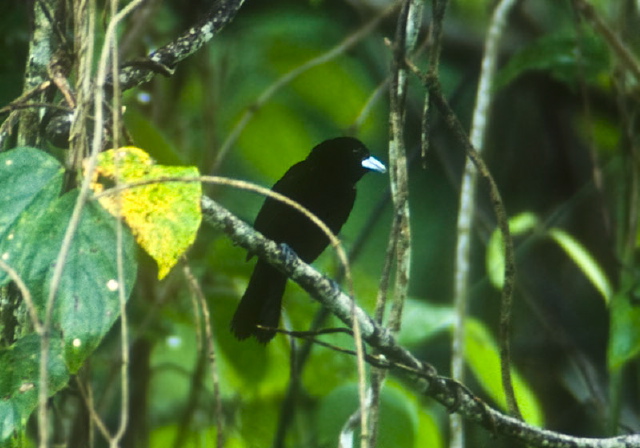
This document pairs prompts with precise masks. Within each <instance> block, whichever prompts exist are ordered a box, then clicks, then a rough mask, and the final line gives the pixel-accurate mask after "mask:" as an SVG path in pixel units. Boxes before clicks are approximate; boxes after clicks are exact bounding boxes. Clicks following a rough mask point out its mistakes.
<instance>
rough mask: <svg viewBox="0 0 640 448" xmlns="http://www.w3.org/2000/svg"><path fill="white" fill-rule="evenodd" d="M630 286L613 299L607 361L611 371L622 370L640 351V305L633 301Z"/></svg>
mask: <svg viewBox="0 0 640 448" xmlns="http://www.w3.org/2000/svg"><path fill="white" fill-rule="evenodd" d="M630 294H631V291H630V288H624V292H620V293H617V294H616V295H614V297H613V300H611V304H610V308H611V328H610V336H609V347H608V350H607V361H608V365H609V371H610V372H616V371H618V370H620V368H622V367H623V366H624V365H625V364H626V363H627V362H629V361H630V360H632V359H634V358H635V357H637V356H638V353H640V307H638V306H637V304H636V303H633V302H632V299H631V297H630Z"/></svg>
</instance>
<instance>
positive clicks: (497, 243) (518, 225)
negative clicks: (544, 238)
mask: <svg viewBox="0 0 640 448" xmlns="http://www.w3.org/2000/svg"><path fill="white" fill-rule="evenodd" d="M536 225H538V217H537V216H536V215H535V214H533V213H530V212H524V213H520V214H519V215H517V216H514V217H513V218H511V219H510V220H509V231H510V232H511V237H512V238H513V237H516V236H518V235H522V234H524V233H526V232H530V231H531V230H533V229H534V228H535V227H536ZM485 265H486V270H487V276H488V277H489V281H490V282H491V284H492V285H493V286H494V287H495V288H497V289H502V286H503V285H504V249H503V247H502V234H501V233H500V229H498V228H496V230H494V231H493V233H492V234H491V237H490V238H489V243H488V244H487V252H486V256H485Z"/></svg>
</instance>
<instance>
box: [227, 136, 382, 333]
mask: <svg viewBox="0 0 640 448" xmlns="http://www.w3.org/2000/svg"><path fill="white" fill-rule="evenodd" d="M367 171H377V172H380V173H384V172H385V171H386V169H385V167H384V165H383V164H382V163H380V162H379V161H378V160H377V159H375V158H374V157H371V156H370V155H369V150H368V149H367V148H366V147H365V146H364V144H363V143H362V142H360V141H359V140H357V139H355V138H351V137H338V138H334V139H331V140H326V141H324V142H322V143H320V144H319V145H317V146H316V147H315V148H313V149H312V150H311V153H310V154H309V156H307V158H306V159H305V160H303V161H302V162H298V163H296V164H295V165H293V166H292V167H291V168H289V170H288V171H287V172H286V173H285V174H284V176H282V178H281V179H280V180H279V181H278V182H276V183H275V185H274V186H273V187H272V190H273V191H275V192H278V193H280V194H282V195H284V196H287V197H289V198H290V199H293V200H294V201H296V202H299V203H300V204H302V205H303V206H304V207H305V208H307V209H308V210H309V211H311V212H312V213H313V214H315V215H316V216H317V217H318V218H320V219H321V220H322V221H323V222H324V223H325V224H326V225H327V226H328V227H329V228H330V229H331V231H332V232H333V233H336V234H337V233H338V232H339V231H340V228H341V227H342V225H343V224H344V223H345V221H346V220H347V218H348V217H349V213H350V212H351V208H352V207H353V203H354V201H355V198H356V189H355V186H356V182H358V180H360V178H361V177H362V176H363V175H364V174H365V173H366V172H367ZM254 227H255V229H256V230H257V231H259V232H260V233H262V234H263V235H264V236H265V237H267V238H269V239H272V240H273V241H275V242H276V243H285V244H287V245H288V246H289V247H290V248H291V249H292V250H293V251H294V252H295V253H296V254H297V255H298V257H300V258H301V259H302V260H304V261H305V262H306V263H311V262H312V261H313V260H315V259H316V258H318V256H319V255H320V254H321V253H322V251H323V250H324V249H325V248H326V247H327V245H328V244H329V239H328V238H327V236H326V235H325V234H324V233H323V232H322V231H321V230H320V229H319V228H318V226H316V225H315V224H314V223H313V222H312V221H311V220H310V219H309V218H307V217H306V216H304V215H303V214H302V213H300V212H299V211H297V210H295V209H294V208H292V207H291V206H289V205H287V204H284V203H282V202H279V201H277V200H275V199H272V198H266V199H265V201H264V204H263V205H262V208H261V209H260V211H259V212H258V216H257V217H256V221H255V224H254ZM251 256H252V255H251V254H249V256H248V258H251ZM286 284H287V277H286V276H285V275H284V274H282V273H281V272H280V271H278V270H277V269H276V268H274V267H272V266H271V265H270V264H268V263H267V262H266V261H263V260H258V263H257V264H256V267H255V268H254V270H253V274H252V275H251V279H250V280H249V286H248V287H247V290H246V291H245V293H244V295H243V296H242V300H241V301H240V304H239V305H238V309H236V313H235V315H234V316H233V320H232V321H231V331H232V332H233V333H234V334H235V335H236V337H237V338H238V339H240V340H242V339H246V338H248V337H249V336H251V335H253V336H255V337H256V339H257V340H258V341H259V342H262V343H264V344H266V343H267V342H269V341H270V340H271V339H273V337H274V336H275V332H274V331H272V330H266V329H264V328H258V327H257V325H261V326H263V327H269V328H276V327H277V326H278V322H279V320H280V307H281V305H282V295H283V294H284V288H285V286H286Z"/></svg>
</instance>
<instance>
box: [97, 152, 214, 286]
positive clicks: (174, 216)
mask: <svg viewBox="0 0 640 448" xmlns="http://www.w3.org/2000/svg"><path fill="white" fill-rule="evenodd" d="M197 176H199V172H198V169H197V168H196V167H182V166H163V165H156V164H155V163H154V161H153V159H152V158H151V157H150V156H149V154H147V153H146V152H144V151H143V150H142V149H140V148H136V147H132V146H128V147H123V148H119V149H110V150H108V151H105V152H103V153H101V154H100V155H99V156H98V167H97V169H96V171H95V173H94V178H93V181H92V186H91V188H92V189H93V191H94V192H96V193H100V192H102V191H104V190H105V189H106V188H108V187H109V186H111V185H112V184H114V183H115V184H122V183H124V184H132V183H136V182H141V181H149V180H154V179H160V178H165V177H184V178H193V177H197ZM201 195H202V188H201V185H200V183H199V182H158V183H151V184H149V185H143V186H136V187H132V188H130V189H126V190H124V191H122V192H120V193H119V194H118V195H116V194H113V195H108V196H103V197H101V198H100V199H99V201H100V204H101V205H102V206H103V207H104V208H105V209H107V210H108V211H109V212H110V213H111V214H112V215H114V216H117V215H118V210H119V211H120V213H119V214H120V216H122V217H123V219H124V220H125V222H126V223H127V224H128V225H129V227H131V230H132V231H133V234H134V235H135V237H136V240H137V241H138V244H140V246H142V248H143V249H144V250H145V251H147V253H148V254H149V255H151V257H152V258H153V259H154V260H155V261H156V263H158V278H159V279H162V278H164V277H165V276H166V275H167V274H168V273H169V271H170V270H171V268H172V267H173V266H174V265H175V264H176V263H177V262H178V259H179V258H180V256H181V255H182V254H183V253H184V252H185V251H186V250H187V249H188V248H189V246H191V244H192V243H193V241H194V240H195V237H196V232H197V231H198V228H199V227H200V221H201V219H202V213H201V210H200V196H201Z"/></svg>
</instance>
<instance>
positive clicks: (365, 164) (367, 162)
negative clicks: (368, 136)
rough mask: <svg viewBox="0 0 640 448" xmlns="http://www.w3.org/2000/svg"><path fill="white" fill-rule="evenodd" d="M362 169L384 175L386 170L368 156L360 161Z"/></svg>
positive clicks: (373, 158)
mask: <svg viewBox="0 0 640 448" xmlns="http://www.w3.org/2000/svg"><path fill="white" fill-rule="evenodd" d="M362 168H366V169H368V170H371V171H376V172H378V173H386V172H387V168H386V167H385V166H384V165H383V164H382V162H380V161H379V160H378V159H376V158H375V157H373V156H369V157H367V158H366V159H364V160H363V161H362Z"/></svg>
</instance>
